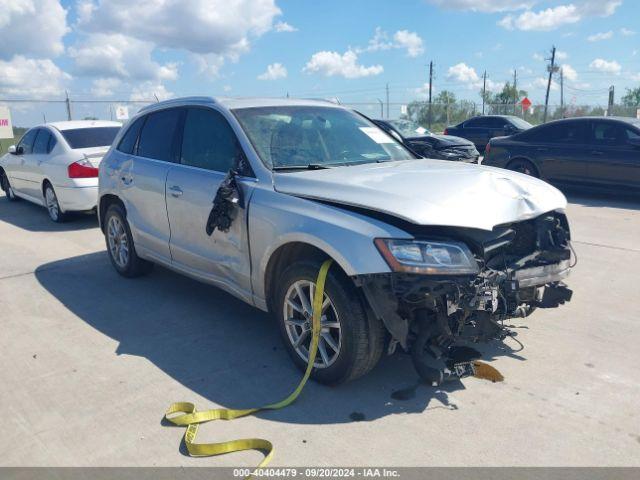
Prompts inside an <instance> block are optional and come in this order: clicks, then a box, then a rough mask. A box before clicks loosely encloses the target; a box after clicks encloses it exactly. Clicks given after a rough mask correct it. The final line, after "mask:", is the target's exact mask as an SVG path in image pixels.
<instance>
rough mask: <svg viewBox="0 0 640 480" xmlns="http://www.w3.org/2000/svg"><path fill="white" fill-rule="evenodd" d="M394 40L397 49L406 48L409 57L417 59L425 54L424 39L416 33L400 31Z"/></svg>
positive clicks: (394, 36)
mask: <svg viewBox="0 0 640 480" xmlns="http://www.w3.org/2000/svg"><path fill="white" fill-rule="evenodd" d="M393 40H394V42H395V45H396V47H397V48H405V49H406V50H407V55H408V56H410V57H417V56H418V55H421V54H422V53H424V45H423V41H422V38H420V36H419V35H418V34H417V33H415V32H409V31H408V30H398V31H397V32H396V33H395V34H394V35H393Z"/></svg>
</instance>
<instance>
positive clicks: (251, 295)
mask: <svg viewBox="0 0 640 480" xmlns="http://www.w3.org/2000/svg"><path fill="white" fill-rule="evenodd" d="M565 206H566V200H565V198H564V196H563V195H562V194H561V193H560V192H559V191H558V190H556V189H555V188H553V187H551V186H550V185H548V184H546V183H544V182H542V181H539V180H536V179H533V178H530V177H527V176H525V175H521V174H517V173H513V172H507V171H504V170H498V169H492V168H489V167H481V166H476V165H467V164H460V163H453V162H446V161H439V160H429V159H422V158H416V157H415V155H414V154H413V153H411V152H409V151H408V150H407V149H406V148H405V147H403V146H402V145H401V144H400V143H399V142H397V141H396V140H395V139H394V138H393V137H391V136H389V135H387V134H386V133H385V132H384V131H382V130H380V129H379V128H378V127H376V126H375V125H374V124H373V123H371V122H370V121H369V120H367V119H366V118H365V117H363V116H362V115H360V114H358V113H357V112H354V111H351V110H348V109H345V108H343V107H341V106H339V105H335V104H332V103H325V102H320V101H306V100H290V99H286V100H285V99H213V98H208V97H197V98H184V99H177V100H170V101H166V102H161V103H158V104H155V105H152V106H150V107H147V108H145V109H144V110H142V111H141V112H140V113H139V114H138V115H137V116H136V117H135V118H133V119H132V120H131V121H130V122H129V124H128V125H127V127H126V128H124V129H123V131H122V132H121V133H120V134H119V135H118V137H117V138H116V139H115V142H114V144H113V146H112V147H111V149H110V151H109V152H108V153H107V155H106V156H105V157H104V159H103V161H102V163H101V165H100V177H99V200H98V214H99V219H100V226H101V228H102V230H103V232H104V233H105V238H106V243H107V249H108V253H109V256H110V258H111V261H112V263H113V266H114V267H115V269H116V270H117V271H118V272H119V273H120V274H122V275H123V276H127V277H134V276H138V275H141V274H144V273H146V272H148V271H149V270H150V268H151V266H152V265H153V264H154V263H157V264H160V265H164V266H166V267H169V268H171V269H173V270H176V271H178V272H181V273H183V274H185V275H188V276H190V277H193V278H196V279H198V280H201V281H204V282H208V283H210V284H212V285H215V286H217V287H220V288H222V289H224V290H226V291H228V292H229V293H231V294H233V295H235V296H237V297H239V298H240V299H242V300H244V301H245V302H247V303H249V304H251V305H254V306H256V307H257V308H260V309H262V310H265V311H270V312H272V313H273V314H274V315H275V316H276V318H277V319H278V323H279V326H280V330H281V333H282V337H283V341H284V343H285V345H286V347H287V349H288V351H289V353H290V355H291V357H292V359H293V360H294V362H295V363H296V364H297V365H298V366H299V367H300V368H304V366H305V365H306V362H307V358H308V348H309V344H310V340H311V333H310V317H311V314H312V311H311V303H312V301H311V299H312V298H313V294H314V288H315V280H316V275H317V273H318V269H319V266H320V264H321V263H322V262H323V261H324V260H325V259H327V258H332V259H333V260H334V264H333V266H332V267H331V269H330V273H329V276H328V279H327V285H326V290H325V297H324V302H323V306H322V317H321V318H322V333H321V338H320V343H319V355H318V357H317V358H316V364H315V366H316V367H317V368H315V369H314V373H313V376H314V377H315V378H316V379H317V380H318V381H321V382H324V383H340V382H344V381H348V380H351V379H353V378H356V377H358V376H360V375H363V374H364V373H366V372H367V371H369V370H370V369H371V368H373V367H374V366H375V365H376V363H377V362H378V360H379V359H380V357H381V355H382V354H383V352H384V351H387V352H389V353H391V352H393V351H394V349H395V348H396V347H397V346H398V345H399V346H400V347H401V348H402V349H404V350H406V351H408V352H411V353H412V357H413V359H414V363H415V364H416V367H417V368H418V371H419V372H420V374H421V375H422V376H423V377H425V378H427V379H429V380H430V381H433V382H436V383H437V382H440V381H442V380H443V378H444V376H445V374H447V373H451V372H458V373H459V374H461V373H462V372H463V370H461V369H459V368H457V367H458V366H460V365H463V364H466V363H468V362H469V360H470V359H471V358H476V357H475V355H476V353H477V352H476V351H475V350H472V349H470V348H468V347H465V345H469V344H470V343H472V342H488V341H494V340H498V341H500V340H504V339H505V338H506V337H508V336H509V335H512V333H511V332H510V331H509V330H508V329H507V328H506V327H504V325H503V324H502V322H501V320H504V319H507V318H510V317H515V316H526V315H528V314H529V313H530V312H531V311H533V310H534V309H535V308H536V307H539V306H542V307H556V306H558V305H560V304H562V303H564V302H565V301H568V300H569V299H570V296H571V291H570V290H568V289H567V288H566V287H565V286H564V285H563V284H562V280H563V279H564V278H565V277H566V276H567V275H568V273H569V270H570V257H571V253H570V233H569V226H568V222H567V219H566V216H565V214H564V209H565ZM470 352H471V353H470Z"/></svg>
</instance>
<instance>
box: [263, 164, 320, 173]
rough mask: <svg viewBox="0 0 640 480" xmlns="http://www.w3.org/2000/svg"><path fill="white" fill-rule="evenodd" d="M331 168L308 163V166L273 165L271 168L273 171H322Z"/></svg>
mask: <svg viewBox="0 0 640 480" xmlns="http://www.w3.org/2000/svg"><path fill="white" fill-rule="evenodd" d="M327 168H331V167H329V166H328V165H322V164H321V163H310V164H308V165H274V166H273V167H271V169H272V170H273V171H280V170H324V169H327Z"/></svg>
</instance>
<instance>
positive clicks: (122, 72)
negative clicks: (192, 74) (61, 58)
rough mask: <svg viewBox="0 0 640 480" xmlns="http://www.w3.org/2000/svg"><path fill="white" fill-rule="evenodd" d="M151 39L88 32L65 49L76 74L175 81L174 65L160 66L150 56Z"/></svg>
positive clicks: (175, 67) (176, 68)
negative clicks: (71, 60) (75, 43)
mask: <svg viewBox="0 0 640 480" xmlns="http://www.w3.org/2000/svg"><path fill="white" fill-rule="evenodd" d="M153 49H154V45H153V43H152V42H147V41H142V40H138V39H135V38H132V37H128V36H125V35H120V34H103V33H95V34H91V35H88V36H87V38H86V39H85V40H84V41H83V42H79V43H78V46H74V47H71V48H69V56H70V57H71V58H73V59H74V61H75V68H76V71H77V72H78V73H79V74H80V75H90V76H97V77H106V78H119V79H136V80H176V79H177V78H178V67H177V65H176V64H173V63H167V64H164V65H161V64H159V63H157V62H155V61H153V60H152V58H151V53H152V51H153Z"/></svg>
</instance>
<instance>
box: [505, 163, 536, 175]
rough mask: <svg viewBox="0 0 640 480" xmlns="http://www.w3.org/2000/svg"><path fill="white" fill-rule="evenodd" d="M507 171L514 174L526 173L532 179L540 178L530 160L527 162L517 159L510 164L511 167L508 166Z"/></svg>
mask: <svg viewBox="0 0 640 480" xmlns="http://www.w3.org/2000/svg"><path fill="white" fill-rule="evenodd" d="M507 169H508V170H511V171H513V172H518V173H524V174H525V175H529V176H530V177H534V178H540V175H539V174H538V169H537V168H536V166H535V165H534V164H533V163H531V162H530V161H529V160H525V159H524V158H516V159H515V160H513V161H512V162H511V163H509V165H507Z"/></svg>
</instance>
